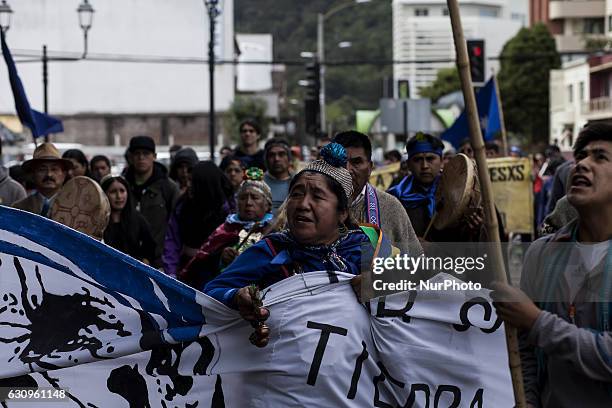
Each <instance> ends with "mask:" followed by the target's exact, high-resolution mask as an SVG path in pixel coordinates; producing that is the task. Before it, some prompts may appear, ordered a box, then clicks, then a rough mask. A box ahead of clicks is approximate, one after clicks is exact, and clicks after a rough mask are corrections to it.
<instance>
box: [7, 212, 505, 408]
mask: <svg viewBox="0 0 612 408" xmlns="http://www.w3.org/2000/svg"><path fill="white" fill-rule="evenodd" d="M0 219H1V220H2V221H3V222H2V224H1V225H0V387H9V388H12V389H13V390H19V389H20V388H19V387H21V388H23V387H38V390H39V391H45V390H50V391H51V390H54V391H56V394H54V398H57V397H58V393H59V392H64V393H65V394H66V398H65V399H63V400H60V401H57V402H51V401H45V406H61V407H71V406H74V407H123V406H125V407H128V406H131V407H140V406H142V407H170V406H173V407H174V406H177V407H195V406H198V407H217V406H225V407H246V406H249V407H277V406H279V407H280V406H283V407H284V406H306V407H320V406H334V407H336V406H338V407H341V406H346V407H367V406H383V407H386V406H407V407H410V406H415V407H416V406H418V407H421V406H422V407H425V406H429V407H439V408H441V407H447V406H466V407H468V406H474V407H486V406H495V407H511V406H513V405H514V404H513V400H512V394H511V384H510V380H509V375H508V373H507V371H508V370H507V362H506V361H507V360H506V356H505V346H504V343H503V340H502V339H503V330H502V329H501V328H499V326H498V325H496V324H494V323H492V322H495V321H496V318H495V315H494V313H492V312H491V310H492V309H491V305H490V303H489V302H488V300H487V299H486V297H483V296H486V294H484V293H480V292H479V293H468V294H461V295H459V294H458V295H457V296H455V297H452V298H451V299H446V298H444V297H443V298H442V299H438V300H436V301H430V300H427V299H430V298H431V297H432V296H446V295H444V294H443V293H441V292H438V293H437V294H436V293H431V292H418V293H417V292H411V293H399V294H396V295H392V296H388V297H386V298H381V299H378V300H376V301H371V302H370V304H369V305H368V307H364V306H363V305H362V304H360V303H359V302H358V301H357V300H356V297H355V294H354V293H353V291H352V289H351V287H350V285H349V283H348V282H349V279H350V278H351V277H352V276H351V275H347V274H342V273H337V278H338V281H339V282H338V283H330V277H329V273H328V272H326V271H323V272H312V273H308V274H303V275H296V276H293V277H291V278H288V279H286V280H284V281H281V282H278V283H277V284H275V285H273V286H271V287H269V288H267V289H265V290H264V291H263V293H264V296H265V297H264V304H265V305H266V306H267V307H269V309H270V319H269V320H268V322H267V324H268V325H269V327H270V329H271V335H270V342H269V344H268V346H267V347H265V348H263V349H259V348H256V347H254V346H252V345H251V344H250V343H249V342H248V336H249V334H250V333H251V331H252V328H251V327H250V325H248V324H247V323H246V322H244V321H243V320H242V319H241V318H240V317H239V315H238V314H237V312H236V311H234V310H232V309H229V308H227V307H226V306H225V305H222V304H220V303H219V302H217V301H216V300H214V299H212V298H209V297H208V296H206V295H204V294H202V293H200V292H197V291H194V290H192V289H191V288H188V287H186V286H184V285H182V284H180V283H179V282H177V281H175V280H173V279H171V278H169V277H167V276H165V275H163V274H161V273H159V272H158V271H155V270H153V269H151V268H149V267H147V266H146V265H143V264H140V263H138V262H137V261H134V260H133V259H131V258H129V257H126V256H124V255H122V254H120V253H118V252H116V251H114V250H112V249H111V248H108V247H106V246H105V245H103V244H101V243H99V242H97V241H94V240H92V239H90V238H88V237H86V236H84V235H82V234H80V233H78V232H75V231H73V230H70V229H68V228H66V227H63V226H61V225H59V224H56V223H54V222H52V221H49V220H46V219H43V218H41V217H38V216H35V215H31V214H28V213H24V212H21V211H18V210H12V209H8V208H6V207H1V206H0ZM447 278H449V277H447ZM421 299H423V301H422V302H421ZM474 304H475V305H478V307H472V305H474ZM479 308H480V309H482V310H479ZM368 309H369V310H370V312H368ZM483 312H484V313H483ZM479 316H480V318H479ZM495 326H497V327H495ZM493 329H495V330H493ZM2 390H3V391H6V390H7V388H2ZM30 390H32V388H30ZM19 395H21V394H19ZM19 395H18V394H15V393H13V397H14V398H13V399H11V400H8V401H6V402H4V403H3V405H4V406H9V407H12V406H17V407H39V406H40V404H41V401H42V400H43V399H44V398H43V397H44V395H51V394H43V396H42V397H41V395H40V392H39V394H38V395H31V396H30V397H29V398H26V399H25V402H22V401H20V402H16V401H17V400H18V399H20V397H19ZM24 395H25V394H24ZM25 397H27V395H25ZM46 404H48V405H46Z"/></svg>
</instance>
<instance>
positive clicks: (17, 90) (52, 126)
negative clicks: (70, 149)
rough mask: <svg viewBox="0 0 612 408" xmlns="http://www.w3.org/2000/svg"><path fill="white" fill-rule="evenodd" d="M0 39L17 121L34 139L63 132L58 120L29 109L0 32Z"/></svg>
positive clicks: (9, 52)
mask: <svg viewBox="0 0 612 408" xmlns="http://www.w3.org/2000/svg"><path fill="white" fill-rule="evenodd" d="M0 37H1V39H2V55H3V56H4V61H6V67H7V69H8V74H9V81H10V82H11V89H12V90H13V97H14V98H15V109H16V110H17V115H18V116H19V120H20V121H21V123H22V124H24V125H25V126H27V127H28V128H30V131H31V132H32V136H33V137H34V139H36V138H38V137H40V136H44V135H48V134H49V133H59V132H63V131H64V126H63V125H62V122H61V121H60V120H59V119H57V118H54V117H53V116H49V115H46V114H44V113H42V112H38V111H37V110H34V109H32V108H31V107H30V102H28V97H27V96H26V93H25V89H24V88H23V84H22V83H21V79H20V78H19V74H18V73H17V67H15V61H13V56H12V55H11V51H10V50H9V48H8V46H7V45H6V39H5V38H4V32H2V30H0Z"/></svg>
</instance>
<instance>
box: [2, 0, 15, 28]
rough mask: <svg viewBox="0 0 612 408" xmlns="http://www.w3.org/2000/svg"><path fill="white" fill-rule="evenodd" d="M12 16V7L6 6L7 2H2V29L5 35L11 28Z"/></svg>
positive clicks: (4, 0) (3, 0)
mask: <svg viewBox="0 0 612 408" xmlns="http://www.w3.org/2000/svg"><path fill="white" fill-rule="evenodd" d="M12 14H13V10H12V9H11V6H9V5H8V4H6V0H2V4H0V29H1V30H2V32H3V33H6V32H7V31H8V30H9V28H10V27H11V15H12Z"/></svg>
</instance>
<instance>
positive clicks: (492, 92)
mask: <svg viewBox="0 0 612 408" xmlns="http://www.w3.org/2000/svg"><path fill="white" fill-rule="evenodd" d="M476 106H477V107H478V117H479V119H480V128H481V129H482V136H483V137H484V140H492V139H493V138H494V137H495V134H496V133H497V132H499V131H501V123H500V118H499V106H498V103H497V89H496V88H495V81H493V77H491V79H489V81H488V82H487V83H486V84H485V86H484V87H483V88H481V89H480V90H479V91H478V92H477V93H476ZM469 136H470V128H469V125H468V121H467V116H466V113H465V110H464V111H463V112H462V113H461V115H460V116H459V117H458V118H457V120H455V123H453V124H452V126H451V127H449V128H448V129H446V130H445V131H444V132H442V135H441V138H442V140H446V141H448V142H450V143H451V144H452V145H453V146H455V148H459V145H460V143H461V141H462V140H463V139H465V138H467V137H469Z"/></svg>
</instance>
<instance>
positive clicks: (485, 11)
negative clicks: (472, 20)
mask: <svg viewBox="0 0 612 408" xmlns="http://www.w3.org/2000/svg"><path fill="white" fill-rule="evenodd" d="M479 11H480V13H479V14H480V16H481V17H497V14H498V13H497V9H495V8H491V7H482V8H481V9H480V10H479Z"/></svg>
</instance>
